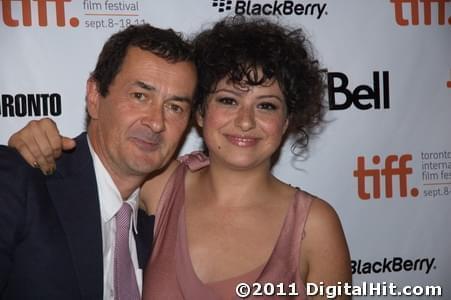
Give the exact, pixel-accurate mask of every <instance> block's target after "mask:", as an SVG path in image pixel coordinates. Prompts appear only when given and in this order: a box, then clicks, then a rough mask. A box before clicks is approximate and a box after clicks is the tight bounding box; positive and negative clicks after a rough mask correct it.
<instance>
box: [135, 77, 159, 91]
mask: <svg viewBox="0 0 451 300" xmlns="http://www.w3.org/2000/svg"><path fill="white" fill-rule="evenodd" d="M133 85H137V86H139V87H140V88H143V89H145V90H148V91H155V90H156V88H155V87H154V86H152V85H150V84H147V83H145V82H142V81H140V80H138V81H135V82H134V83H133Z"/></svg>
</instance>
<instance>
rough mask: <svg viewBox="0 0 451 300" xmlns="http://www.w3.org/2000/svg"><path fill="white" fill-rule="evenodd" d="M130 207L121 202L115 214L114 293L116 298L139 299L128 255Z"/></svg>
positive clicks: (125, 299)
mask: <svg viewBox="0 0 451 300" xmlns="http://www.w3.org/2000/svg"><path fill="white" fill-rule="evenodd" d="M131 213H132V208H131V207H130V205H128V204H127V203H123V204H122V207H121V209H120V210H119V211H118V212H117V214H116V245H115V249H114V250H115V251H114V275H113V276H114V294H115V299H116V300H135V299H136V300H139V299H140V295H139V290H138V285H137V283H136V275H135V270H134V268H133V263H132V258H131V256H130V247H129V232H130V217H131Z"/></svg>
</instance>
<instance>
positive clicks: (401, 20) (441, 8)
mask: <svg viewBox="0 0 451 300" xmlns="http://www.w3.org/2000/svg"><path fill="white" fill-rule="evenodd" d="M390 2H391V3H393V5H394V7H395V20H396V23H397V24H398V25H401V26H407V25H409V19H410V20H411V21H412V23H411V24H412V25H418V24H419V23H420V10H422V12H423V16H424V19H423V22H424V25H431V23H432V21H431V19H432V3H434V4H436V5H434V7H436V11H437V24H438V25H445V22H446V20H445V19H446V15H445V12H446V9H445V8H446V2H449V0H421V1H420V0H390ZM420 2H423V5H421V7H420ZM404 4H407V5H406V6H404ZM405 7H407V8H410V18H408V17H407V18H406V17H405V15H404V12H405V10H404V8H405ZM448 24H450V25H451V17H449V18H448Z"/></svg>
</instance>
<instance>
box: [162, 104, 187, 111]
mask: <svg viewBox="0 0 451 300" xmlns="http://www.w3.org/2000/svg"><path fill="white" fill-rule="evenodd" d="M166 108H167V109H169V110H170V111H172V112H175V113H182V112H183V111H184V110H183V107H181V106H180V105H177V104H173V103H168V104H166Z"/></svg>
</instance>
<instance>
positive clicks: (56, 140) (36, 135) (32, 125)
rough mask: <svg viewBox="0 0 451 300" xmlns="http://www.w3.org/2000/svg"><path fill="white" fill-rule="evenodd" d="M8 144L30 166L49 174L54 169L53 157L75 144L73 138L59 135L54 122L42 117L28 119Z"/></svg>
mask: <svg viewBox="0 0 451 300" xmlns="http://www.w3.org/2000/svg"><path fill="white" fill-rule="evenodd" d="M8 146H10V147H12V148H15V149H17V151H19V153H20V155H22V157H23V158H24V159H25V160H26V161H27V162H28V163H29V164H30V165H31V166H33V167H35V168H40V169H41V171H42V172H43V173H44V174H45V175H50V174H52V173H53V172H54V171H55V170H56V164H55V159H56V158H58V157H60V156H61V151H63V150H70V149H73V148H74V147H75V146H76V144H75V141H74V140H72V139H70V138H67V137H64V136H61V135H60V133H59V131H58V128H57V127H56V124H55V122H53V121H52V120H51V119H49V118H44V119H41V120H38V121H30V122H29V123H28V124H27V125H26V126H25V127H24V128H22V129H21V130H19V131H18V132H16V133H15V134H13V135H12V136H11V137H10V138H9V141H8Z"/></svg>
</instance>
